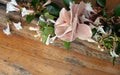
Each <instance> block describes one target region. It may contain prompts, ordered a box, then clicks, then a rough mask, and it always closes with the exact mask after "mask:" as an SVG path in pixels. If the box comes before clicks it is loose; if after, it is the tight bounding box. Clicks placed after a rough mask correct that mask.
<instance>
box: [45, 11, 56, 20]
mask: <svg viewBox="0 0 120 75" xmlns="http://www.w3.org/2000/svg"><path fill="white" fill-rule="evenodd" d="M44 16H45V17H46V18H49V19H54V16H53V15H50V14H49V13H48V12H46V13H45V14H44Z"/></svg>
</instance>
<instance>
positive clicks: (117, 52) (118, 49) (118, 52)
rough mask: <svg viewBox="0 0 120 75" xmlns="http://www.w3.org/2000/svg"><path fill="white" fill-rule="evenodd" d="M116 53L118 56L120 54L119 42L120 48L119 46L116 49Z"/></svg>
mask: <svg viewBox="0 0 120 75" xmlns="http://www.w3.org/2000/svg"><path fill="white" fill-rule="evenodd" d="M115 53H116V54H117V55H119V54H120V42H118V46H117V48H116V50H115Z"/></svg>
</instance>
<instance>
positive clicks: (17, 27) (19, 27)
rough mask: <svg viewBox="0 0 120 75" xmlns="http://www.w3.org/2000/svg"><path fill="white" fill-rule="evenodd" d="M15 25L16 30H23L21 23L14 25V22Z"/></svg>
mask: <svg viewBox="0 0 120 75" xmlns="http://www.w3.org/2000/svg"><path fill="white" fill-rule="evenodd" d="M13 25H14V26H15V28H16V29H17V30H20V29H22V26H21V22H18V23H14V22H13Z"/></svg>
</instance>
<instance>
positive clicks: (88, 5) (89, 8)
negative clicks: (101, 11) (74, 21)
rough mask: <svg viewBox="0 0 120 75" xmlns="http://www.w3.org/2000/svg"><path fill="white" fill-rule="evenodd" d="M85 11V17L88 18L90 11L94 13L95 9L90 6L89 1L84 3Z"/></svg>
mask: <svg viewBox="0 0 120 75" xmlns="http://www.w3.org/2000/svg"><path fill="white" fill-rule="evenodd" d="M85 9H86V11H85V17H87V18H89V17H90V16H91V12H93V13H95V11H94V10H93V8H92V5H91V3H86V8H85Z"/></svg>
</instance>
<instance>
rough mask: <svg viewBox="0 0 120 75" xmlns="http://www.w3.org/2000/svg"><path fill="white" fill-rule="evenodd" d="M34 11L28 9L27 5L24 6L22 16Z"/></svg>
mask: <svg viewBox="0 0 120 75" xmlns="http://www.w3.org/2000/svg"><path fill="white" fill-rule="evenodd" d="M33 12H34V11H33V10H27V9H26V8H25V7H24V8H22V12H21V15H22V17H24V16H26V15H29V14H31V13H33Z"/></svg>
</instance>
